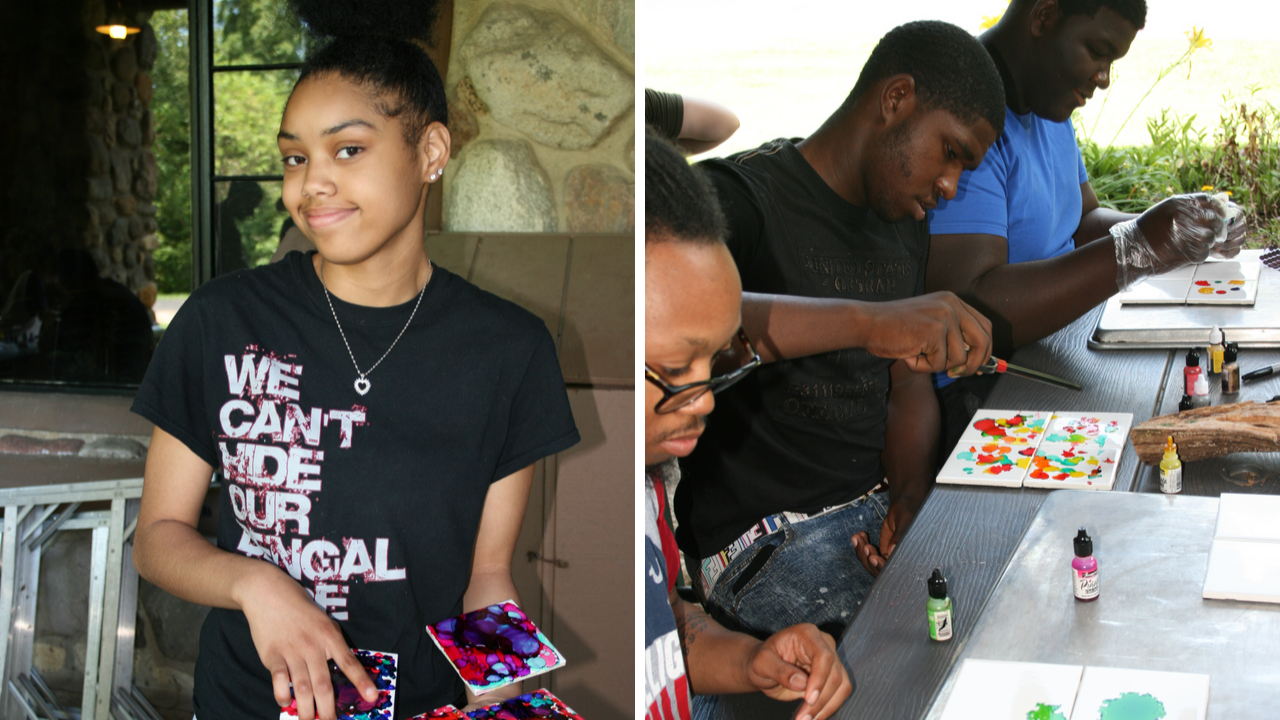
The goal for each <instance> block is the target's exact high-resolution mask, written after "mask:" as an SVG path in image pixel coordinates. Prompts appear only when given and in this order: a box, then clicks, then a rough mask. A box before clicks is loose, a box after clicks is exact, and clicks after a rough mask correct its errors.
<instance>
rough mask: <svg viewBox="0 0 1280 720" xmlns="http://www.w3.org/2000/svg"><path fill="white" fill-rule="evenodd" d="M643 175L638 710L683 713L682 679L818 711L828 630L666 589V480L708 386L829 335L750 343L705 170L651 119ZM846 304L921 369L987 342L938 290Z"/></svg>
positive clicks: (824, 700)
mask: <svg viewBox="0 0 1280 720" xmlns="http://www.w3.org/2000/svg"><path fill="white" fill-rule="evenodd" d="M645 188H646V198H645V367H644V376H645V381H646V382H645V400H644V402H645V465H646V468H645V471H646V472H645V479H646V484H645V499H646V503H645V509H646V526H645V530H646V532H645V534H646V540H645V552H646V566H645V568H644V570H643V571H642V573H643V574H642V583H643V585H644V587H645V635H646V637H645V677H646V685H645V687H646V698H645V711H646V714H647V718H648V720H683V719H684V718H688V717H689V716H690V710H691V708H690V703H689V693H690V690H692V691H693V692H696V693H697V694H699V695H702V696H714V695H719V694H725V693H742V692H751V691H756V690H758V691H761V692H764V693H765V694H766V695H768V696H769V697H772V698H775V699H779V700H796V699H803V702H802V703H801V705H800V707H799V708H798V709H797V710H796V713H795V718H796V720H824V719H825V718H826V717H828V716H829V715H830V714H831V713H832V712H834V711H835V710H836V708H838V707H839V706H840V704H841V703H843V702H844V700H845V698H847V697H848V696H849V694H850V693H851V692H852V690H853V684H852V681H851V679H850V678H849V676H848V674H847V672H846V671H845V668H844V666H843V664H842V663H841V662H840V661H839V658H838V657H837V655H836V652H835V647H836V646H835V640H834V639H833V638H832V637H831V635H829V634H827V633H824V632H822V631H820V630H819V629H818V628H817V627H816V626H814V625H813V624H812V623H796V624H793V625H791V626H789V627H785V628H780V629H779V630H778V631H777V632H775V633H771V634H769V635H768V636H767V637H765V638H763V639H757V638H756V637H753V636H751V635H748V634H744V633H740V632H733V631H730V630H727V629H726V628H724V627H723V626H721V625H720V624H719V623H717V622H716V621H714V620H712V619H711V618H710V617H708V616H707V614H706V613H705V612H703V610H702V608H700V607H699V606H697V605H694V604H692V603H689V602H686V601H685V600H683V599H681V598H680V597H679V596H678V595H677V594H676V592H675V580H676V577H677V576H678V574H679V568H680V561H679V552H678V551H677V549H676V542H675V537H674V535H673V534H672V532H671V529H670V526H669V524H668V523H667V520H666V512H665V511H666V508H665V505H666V492H665V485H666V484H668V483H670V482H673V481H675V480H676V477H675V476H676V475H677V474H678V468H677V467H676V465H675V462H674V461H675V458H677V457H684V456H687V455H688V454H689V453H690V452H692V451H693V449H694V447H695V446H696V445H697V442H698V437H699V435H701V433H702V431H703V428H704V425H705V422H704V420H705V418H706V416H707V414H708V413H710V412H711V410H712V408H713V407H714V405H715V400H714V394H715V393H716V392H719V391H721V390H724V389H726V388H728V387H730V386H731V385H733V384H734V383H737V382H738V381H740V380H742V379H743V378H744V377H747V376H749V374H750V373H751V372H752V371H753V370H754V369H755V368H757V367H758V366H760V365H761V363H762V362H766V361H770V360H773V359H776V358H777V357H779V355H778V354H777V353H778V352H780V351H783V352H787V353H791V354H794V353H797V352H800V351H801V350H802V349H810V350H813V351H815V352H817V351H824V350H830V349H832V348H831V347H824V346H822V345H821V344H820V342H819V341H813V340H806V339H805V338H804V337H803V336H801V337H789V336H788V335H787V334H786V333H781V332H777V333H773V334H774V335H775V336H777V337H778V338H779V339H780V342H781V347H779V346H778V345H771V346H770V347H768V348H763V349H762V350H761V351H760V352H757V350H756V348H755V347H754V345H753V343H752V340H751V333H752V332H756V331H762V330H763V328H762V327H758V326H756V325H753V324H752V323H755V322H766V321H767V317H766V316H765V315H760V314H756V315H753V317H752V318H751V319H750V320H747V321H746V322H747V327H743V324H744V318H743V315H742V312H741V308H742V301H743V296H742V286H741V283H740V281H739V278H738V271H737V268H736V267H735V265H734V260H733V257H732V256H731V255H730V253H729V251H728V249H727V247H726V246H725V244H724V234H725V225H724V218H723V217H722V216H721V214H720V211H719V208H718V207H717V205H716V200H715V196H714V192H713V191H712V190H711V187H710V185H709V184H708V182H707V179H706V177H705V176H703V174H702V173H701V172H700V171H697V170H695V169H693V168H690V167H689V165H688V163H686V162H685V160H684V159H683V158H682V157H681V156H680V155H679V154H678V152H677V151H676V149H675V148H674V147H673V146H672V145H670V144H669V143H667V142H666V141H665V140H663V139H662V138H661V137H659V136H658V135H657V134H656V133H654V132H653V131H652V130H649V131H647V132H646V136H645ZM751 300H752V303H753V304H761V303H763V304H766V305H768V306H769V307H771V308H773V309H775V310H776V311H778V312H783V313H786V312H791V313H797V314H802V311H804V310H811V311H815V312H817V313H819V314H821V313H822V312H823V311H824V310H825V308H824V307H822V304H821V303H818V304H817V305H814V303H813V301H812V300H810V299H807V298H786V297H768V296H752V298H751ZM857 309H858V310H859V313H846V314H844V315H839V316H838V315H836V314H835V313H832V314H830V315H828V316H827V319H829V320H832V321H834V320H836V319H837V317H838V318H839V319H840V320H841V321H847V322H851V323H852V324H853V325H856V326H857V327H858V328H859V329H860V332H861V338H860V339H859V340H857V342H860V343H865V345H866V346H867V347H871V348H874V349H875V352H877V353H880V354H883V355H884V356H886V357H892V358H905V359H906V360H907V361H908V362H909V363H910V364H911V365H912V366H913V367H918V368H919V369H920V370H929V369H941V368H944V367H955V366H957V365H959V366H961V367H963V372H965V373H972V372H974V371H975V370H976V369H977V366H978V365H979V364H981V362H982V361H983V360H984V359H985V358H986V356H987V354H988V349H989V347H990V342H991V340H990V326H989V325H988V324H986V320H985V319H984V318H982V317H981V316H980V315H978V314H977V313H975V312H973V311H972V310H971V309H970V308H968V307H967V306H965V305H964V303H962V302H960V301H959V300H958V299H956V298H955V296H953V295H950V294H949V293H939V294H937V295H933V296H926V297H921V298H915V299H912V300H909V301H905V302H897V303H880V304H874V305H872V304H859V305H858V307H857ZM806 342H807V343H808V345H805V343H806ZM966 345H968V346H969V347H970V348H971V351H970V352H966ZM762 354H763V355H765V357H763V358H762ZM846 542H847V540H846ZM686 668H687V670H688V674H687V677H686V674H685V671H686Z"/></svg>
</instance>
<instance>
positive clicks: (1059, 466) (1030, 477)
mask: <svg viewBox="0 0 1280 720" xmlns="http://www.w3.org/2000/svg"><path fill="white" fill-rule="evenodd" d="M1119 455H1120V451H1119V449H1118V448H1116V447H1115V446H1107V447H1101V448H1100V447H1098V446H1097V445H1095V444H1092V443H1078V444H1072V443H1051V442H1044V443H1041V445H1040V447H1039V448H1037V449H1036V454H1035V457H1033V458H1031V463H1030V467H1028V469H1027V474H1026V477H1025V478H1024V479H1023V481H1022V485H1023V487H1033V488H1049V489H1053V490H1060V489H1064V488H1070V489H1076V490H1110V489H1111V486H1112V485H1113V484H1114V483H1115V480H1116V463H1117V462H1119Z"/></svg>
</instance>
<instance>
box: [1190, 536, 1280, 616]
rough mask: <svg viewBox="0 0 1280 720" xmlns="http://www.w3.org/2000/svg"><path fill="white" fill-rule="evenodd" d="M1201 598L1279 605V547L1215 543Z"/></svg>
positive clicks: (1211, 550) (1212, 546)
mask: <svg viewBox="0 0 1280 720" xmlns="http://www.w3.org/2000/svg"><path fill="white" fill-rule="evenodd" d="M1201 596H1202V597H1204V598H1206V599H1210V600H1245V601H1248V602H1269V603H1280V543H1274V542H1258V541H1256V540H1224V539H1222V538H1218V539H1215V540H1214V541H1213V545H1211V546H1210V548H1209V566H1208V568H1207V569H1206V570H1205V573H1204V588H1203V591H1202V592H1201Z"/></svg>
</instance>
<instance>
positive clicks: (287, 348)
mask: <svg viewBox="0 0 1280 720" xmlns="http://www.w3.org/2000/svg"><path fill="white" fill-rule="evenodd" d="M332 301H333V306H334V311H335V312H336V313H337V315H338V318H339V319H340V320H341V322H342V330H343V331H345V333H346V338H347V340H348V341H349V342H350V344H351V351H352V352H353V353H354V354H355V357H356V360H358V361H359V362H360V363H361V367H362V368H366V369H367V368H368V367H369V366H370V365H373V364H374V362H376V361H377V359H378V358H379V357H381V356H382V354H383V353H384V352H386V351H387V349H388V348H389V347H391V346H392V343H393V342H394V341H395V338H396V335H397V334H398V333H399V332H400V331H401V329H402V328H404V326H405V323H406V321H407V320H408V319H409V316H410V313H411V312H412V310H413V305H414V303H415V302H416V301H417V297H414V298H413V299H411V300H410V301H409V302H407V303H404V304H402V305H398V306H395V307H388V308H374V307H364V306H359V305H353V304H350V303H346V302H343V301H342V300H340V299H338V298H337V297H333V298H332ZM356 377H357V375H356V371H355V368H354V367H353V365H352V361H351V358H350V357H349V356H348V354H347V348H346V347H345V346H344V344H343V339H342V336H341V335H340V334H339V331H338V327H337V325H335V323H334V318H333V316H332V314H331V312H330V308H329V305H328V304H326V302H325V296H324V290H323V288H322V286H321V284H320V280H319V278H318V277H317V276H316V273H315V270H314V268H313V266H312V261H311V256H310V255H304V254H302V253H296V252H295V253H291V254H289V255H288V256H286V258H285V259H284V260H282V261H281V262H278V263H275V264H273V265H268V266H264V267H261V268H255V269H253V270H247V271H240V272H235V273H232V274H229V275H226V276H222V277H219V278H218V279H216V280H213V281H212V282H209V283H207V284H205V285H203V286H201V287H200V288H199V289H198V290H196V292H195V293H193V294H192V295H191V297H190V298H188V300H187V301H186V302H185V303H184V304H183V305H182V308H181V310H179V312H178V314H177V316H176V317H175V318H174V320H173V322H172V323H171V324H170V325H169V328H168V329H167V331H166V332H165V336H164V338H163V340H162V341H161V343H160V345H159V347H158V348H157V350H156V353H155V357H154V359H153V361H152V363H151V366H150V368H149V369H148V372H147V375H146V378H145V379H144V380H143V383H142V387H141V389H140V390H139V391H138V395H137V397H136V399H135V400H134V404H133V410H134V412H137V413H138V414H140V415H142V416H144V417H146V418H147V419H148V420H151V421H152V422H154V423H155V424H156V425H157V426H158V427H159V428H161V429H162V430H164V431H165V432H167V433H169V434H170V435H172V436H174V437H175V438H177V439H178V440H179V441H181V442H182V443H183V444H184V445H186V446H187V447H188V448H190V449H191V451H192V452H194V453H195V454H196V455H198V456H199V457H200V458H201V459H203V460H204V461H205V462H207V463H209V464H210V465H212V466H213V467H214V468H215V469H219V468H220V469H221V471H222V476H223V479H224V482H223V485H222V490H221V501H220V502H221V511H220V517H219V521H218V538H217V544H218V547H219V548H221V549H223V550H226V551H228V552H234V553H238V554H240V555H244V556H247V557H252V558H261V559H263V560H265V561H267V562H271V563H273V564H275V565H277V566H279V567H280V568H282V569H283V570H284V571H286V572H287V573H289V575H291V576H292V577H293V578H294V579H295V580H297V581H298V582H299V583H300V584H301V585H302V586H303V587H304V588H305V589H306V590H307V592H308V593H310V594H311V595H312V597H313V598H314V599H315V601H316V603H317V605H319V606H320V607H321V608H323V609H324V610H325V611H326V612H327V613H328V614H329V616H330V617H332V618H333V619H335V620H337V621H338V623H339V624H340V626H341V627H342V631H343V633H344V635H345V636H346V640H347V642H348V644H350V645H351V647H353V648H360V649H365V650H374V651H382V652H394V653H398V654H399V673H400V683H399V687H398V688H397V693H396V707H397V711H398V712H397V715H398V716H400V717H410V716H412V715H414V714H417V713H422V712H426V711H428V710H432V709H435V708H437V707H440V706H441V705H446V704H457V703H459V702H460V701H461V702H465V701H464V700H462V684H461V680H460V679H459V678H458V676H457V674H456V673H455V672H454V670H453V669H452V667H451V666H450V665H449V664H448V661H447V659H446V658H445V656H444V655H443V654H442V653H441V652H440V651H439V650H438V649H437V648H436V647H435V645H434V644H433V643H432V641H431V638H430V636H429V635H428V634H427V633H426V631H425V627H426V625H427V624H428V623H434V622H437V621H439V620H443V619H445V618H448V617H451V616H453V615H458V614H461V612H462V610H463V607H462V596H463V592H464V591H465V590H466V587H467V582H468V578H469V572H470V566H471V556H472V550H473V548H474V545H475V541H476V535H477V532H478V529H479V522H480V516H481V511H482V509H483V506H484V501H485V495H486V492H487V491H488V489H489V485H490V483H492V482H494V481H497V480H500V479H502V478H504V477H506V476H508V475H510V474H512V473H514V472H516V471H518V470H520V469H521V468H524V467H526V466H528V465H530V464H532V463H533V462H535V461H537V460H538V459H540V458H543V457H546V456H548V455H551V454H554V453H557V452H560V451H561V450H564V449H566V448H568V447H570V446H572V445H573V444H574V443H576V442H577V441H578V432H577V430H576V428H575V427H574V423H573V417H572V415H571V413H570V410H569V404H568V398H567V395H566V392H565V386H564V380H563V378H562V376H561V373H560V367H559V363H558V361H557V359H556V354H555V347H554V344H553V343H552V340H551V336H550V334H549V333H548V332H547V329H546V327H545V325H544V324H543V322H542V321H541V320H540V319H538V318H537V317H536V316H534V315H532V314H531V313H529V312H527V311H525V310H523V309H521V308H519V307H517V306H516V305H514V304H512V303H510V302H507V301H505V300H502V299H500V298H498V297H496V296H494V295H491V294H489V293H487V292H484V291H482V290H480V289H478V288H476V287H474V286H473V285H470V284H469V283H467V282H466V281H465V280H462V279H461V278H459V277H458V276H456V275H454V274H453V273H450V272H449V271H448V270H445V269H444V268H442V267H439V266H436V267H435V269H434V272H433V275H432V278H431V281H430V282H429V283H427V287H426V291H425V294H424V295H423V297H422V300H421V306H420V307H419V308H418V310H417V314H416V315H414V317H413V321H412V323H411V324H410V326H409V327H408V329H407V330H405V331H404V334H403V336H402V337H400V340H399V342H398V343H396V344H395V347H394V348H393V349H392V350H391V352H390V354H389V355H388V356H387V357H386V359H385V360H384V361H383V362H382V364H381V365H379V366H378V367H377V368H376V369H375V370H373V371H371V372H370V373H369V374H368V380H369V382H370V389H369V391H368V394H366V395H364V396H361V395H359V394H358V393H357V392H356V390H355V388H354V386H353V383H354V381H355V379H356ZM195 709H196V712H197V714H198V716H199V717H200V720H224V719H225V720H230V719H232V718H237V719H238V718H256V717H260V718H273V719H274V718H276V717H278V716H279V709H278V706H277V704H276V702H275V700H274V697H273V694H272V689H271V678H270V676H269V674H268V673H267V670H266V668H264V667H263V665H262V663H261V661H260V660H259V658H258V653H257V651H256V650H255V648H254V645H253V641H252V638H251V637H250V633H249V626H248V622H247V621H246V619H245V616H244V614H243V613H241V612H239V611H234V610H225V609H218V608H214V609H213V610H212V611H210V613H209V615H208V618H207V620H206V621H205V624H204V627H203V628H202V630H201V635H200V655H199V658H198V660H197V662H196V677H195Z"/></svg>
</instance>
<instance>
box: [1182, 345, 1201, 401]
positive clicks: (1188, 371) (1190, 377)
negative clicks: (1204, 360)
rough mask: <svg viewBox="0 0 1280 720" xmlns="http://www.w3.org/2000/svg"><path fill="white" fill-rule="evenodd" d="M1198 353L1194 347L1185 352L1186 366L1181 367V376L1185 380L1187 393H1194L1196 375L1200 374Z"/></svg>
mask: <svg viewBox="0 0 1280 720" xmlns="http://www.w3.org/2000/svg"><path fill="white" fill-rule="evenodd" d="M1201 372H1202V370H1201V369H1200V353H1198V352H1196V349H1195V348H1191V350H1190V351H1188V352H1187V366H1186V367H1184V368H1182V377H1183V379H1185V380H1186V382H1187V394H1188V395H1192V396H1194V395H1195V394H1196V376H1198V375H1200V373H1201Z"/></svg>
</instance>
